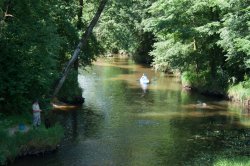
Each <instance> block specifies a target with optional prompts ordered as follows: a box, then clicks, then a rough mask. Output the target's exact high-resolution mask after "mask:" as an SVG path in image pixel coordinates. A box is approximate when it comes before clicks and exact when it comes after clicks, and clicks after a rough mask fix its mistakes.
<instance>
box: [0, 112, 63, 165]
mask: <svg viewBox="0 0 250 166" xmlns="http://www.w3.org/2000/svg"><path fill="white" fill-rule="evenodd" d="M30 118H31V116H30V115H20V116H4V115H1V116H0V145H1V146H0V165H5V164H7V163H8V162H12V161H14V160H15V159H16V158H18V157H21V156H26V155H39V154H43V153H46V152H51V151H54V150H56V149H57V147H58V145H59V143H60V141H61V139H62V137H63V135H64V134H63V133H64V131H63V128H62V126H60V125H59V124H55V125H53V126H51V127H50V128H46V127H45V126H44V125H43V124H42V125H41V126H40V127H37V128H33V127H32V124H31V122H30V120H29V119H30Z"/></svg>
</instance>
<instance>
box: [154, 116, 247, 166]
mask: <svg viewBox="0 0 250 166" xmlns="http://www.w3.org/2000/svg"><path fill="white" fill-rule="evenodd" d="M237 121H238V119H236V118H232V117H227V116H211V117H204V118H179V119H172V120H171V121H170V124H171V126H172V127H170V129H168V130H169V131H166V135H167V136H165V138H167V139H165V140H163V141H161V143H160V144H159V146H157V148H156V149H155V152H156V154H157V155H158V157H159V160H158V161H157V164H159V165H186V164H188V165H196V164H198V163H199V165H212V164H213V162H214V159H216V157H218V156H220V155H224V156H229V157H230V156H231V157H232V156H237V155H245V156H249V153H250V149H249V140H250V129H249V128H244V127H242V126H238V125H237V123H236V122H237ZM232 122H233V123H232ZM163 132H164V131H163Z"/></svg>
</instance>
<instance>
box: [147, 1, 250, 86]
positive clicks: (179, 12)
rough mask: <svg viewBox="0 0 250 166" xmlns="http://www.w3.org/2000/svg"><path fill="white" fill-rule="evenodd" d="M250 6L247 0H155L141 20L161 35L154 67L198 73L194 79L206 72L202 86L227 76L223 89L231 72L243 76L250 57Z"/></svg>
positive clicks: (155, 44) (237, 78)
mask: <svg viewBox="0 0 250 166" xmlns="http://www.w3.org/2000/svg"><path fill="white" fill-rule="evenodd" d="M249 10H250V3H249V1H247V0H243V1H241V0H236V1H233V0H225V1H219V0H210V1H204V0H192V1H191V0H177V1H176V0H175V1H173V0H157V1H155V2H154V3H152V5H151V6H150V7H149V8H148V12H149V13H150V17H148V18H146V19H144V20H143V21H142V25H143V26H144V30H145V31H149V32H153V33H154V35H155V36H156V37H157V42H155V43H154V50H153V51H151V55H152V56H153V66H154V68H155V69H157V70H161V71H166V70H168V69H173V68H174V69H178V70H180V71H182V72H184V71H187V72H189V73H192V74H193V75H196V76H195V77H197V80H193V81H194V82H192V83H194V84H199V80H201V79H199V75H204V72H205V73H207V74H206V76H205V78H206V79H205V80H206V81H205V82H207V84H206V85H204V87H206V86H208V85H209V82H211V80H214V81H216V82H217V81H218V82H219V80H221V79H222V80H226V81H224V84H222V85H218V87H216V88H219V89H225V87H226V86H227V85H228V83H227V81H228V80H230V78H232V77H235V78H236V80H237V81H242V80H244V75H246V74H249V62H250V57H249V56H250V51H249V50H250V45H249V44H250V38H249V35H250V33H249V29H250V24H249V23H250V22H249V21H250V15H249ZM225 77H227V78H226V79H225ZM192 83H191V84H192ZM210 85H211V84H210ZM221 86H222V87H221ZM216 88H215V89H216Z"/></svg>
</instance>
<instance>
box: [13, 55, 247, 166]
mask: <svg viewBox="0 0 250 166" xmlns="http://www.w3.org/2000/svg"><path fill="white" fill-rule="evenodd" d="M142 73H146V74H147V76H148V78H149V79H150V81H151V83H150V84H149V85H147V86H145V85H144V86H141V85H140V83H139V78H140V77H141V75H142ZM78 80H79V85H80V87H81V88H83V97H85V103H84V104H83V106H82V107H81V108H79V109H77V110H67V111H55V116H56V118H57V119H58V121H59V122H60V123H61V124H62V125H63V126H64V128H65V138H64V140H63V141H62V143H61V145H60V147H59V149H58V151H57V152H55V153H51V154H45V155H40V156H30V157H24V158H20V159H17V160H16V161H15V162H14V163H13V164H12V165H13V166H27V165H35V166H62V165H65V166H69V165H74V166H79V165H86V166H96V165H98V166H99V165H100V166H102V165H115V166H116V165H124V166H153V165H157V166H158V165H169V166H173V165H213V164H214V163H215V162H216V160H217V158H218V157H220V156H224V157H225V154H228V153H232V147H233V149H234V150H235V152H233V153H235V154H236V155H245V156H249V155H250V151H249V144H250V138H249V137H250V116H249V113H248V110H246V109H243V108H240V107H238V106H235V105H233V104H231V103H230V102H227V101H224V100H222V99H218V98H212V97H206V96H203V95H198V94H193V93H190V92H187V91H184V90H182V88H181V84H180V80H179V78H176V77H166V76H165V75H164V74H162V73H157V72H155V71H153V70H151V69H150V68H146V67H143V66H140V65H136V64H135V63H134V62H133V61H132V60H131V59H128V58H109V59H99V60H98V61H97V62H95V63H94V65H93V66H92V67H91V68H89V69H88V70H87V71H86V70H81V71H80V74H79V77H78ZM235 142H238V144H237V145H235ZM237 148H239V149H242V148H243V149H244V148H245V151H243V152H244V154H238V153H237ZM227 151H230V152H227ZM241 153H242V151H241Z"/></svg>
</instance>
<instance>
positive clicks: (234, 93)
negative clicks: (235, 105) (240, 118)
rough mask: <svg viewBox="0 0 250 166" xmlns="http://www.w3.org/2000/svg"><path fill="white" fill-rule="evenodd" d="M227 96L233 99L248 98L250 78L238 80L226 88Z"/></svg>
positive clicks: (241, 99)
mask: <svg viewBox="0 0 250 166" xmlns="http://www.w3.org/2000/svg"><path fill="white" fill-rule="evenodd" d="M228 97H229V98H230V99H231V100H234V101H241V102H243V101H245V100H250V80H249V79H248V80H246V81H242V82H239V83H238V84H236V85H232V86H230V87H229V90H228Z"/></svg>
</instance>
